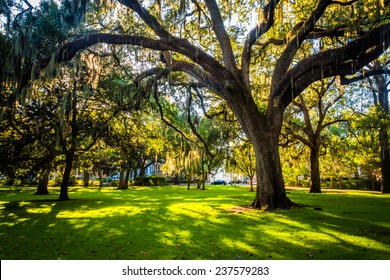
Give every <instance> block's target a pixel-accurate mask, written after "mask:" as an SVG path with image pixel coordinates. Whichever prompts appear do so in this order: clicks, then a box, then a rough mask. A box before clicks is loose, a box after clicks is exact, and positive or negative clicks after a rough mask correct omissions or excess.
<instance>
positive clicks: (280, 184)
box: [250, 135, 294, 210]
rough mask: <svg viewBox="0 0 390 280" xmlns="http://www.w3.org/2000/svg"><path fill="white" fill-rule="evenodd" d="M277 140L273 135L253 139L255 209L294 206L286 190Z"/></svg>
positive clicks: (252, 204) (253, 205)
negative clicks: (255, 172)
mask: <svg viewBox="0 0 390 280" xmlns="http://www.w3.org/2000/svg"><path fill="white" fill-rule="evenodd" d="M277 139H278V138H277V136H272V135H264V137H262V138H256V139H252V143H253V146H254V149H255V154H256V160H257V166H256V170H257V188H256V197H255V199H254V201H253V202H252V203H251V204H250V206H252V207H253V208H259V209H264V210H269V209H277V208H290V207H292V206H293V205H294V203H293V202H292V201H291V200H290V199H289V198H288V197H287V195H286V191H285V188H284V181H283V176H282V168H281V164H280V157H279V150H278V140H277Z"/></svg>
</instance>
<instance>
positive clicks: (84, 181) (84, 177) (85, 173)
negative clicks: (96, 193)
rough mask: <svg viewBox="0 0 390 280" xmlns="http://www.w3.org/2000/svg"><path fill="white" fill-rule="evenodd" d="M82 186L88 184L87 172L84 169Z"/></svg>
mask: <svg viewBox="0 0 390 280" xmlns="http://www.w3.org/2000/svg"><path fill="white" fill-rule="evenodd" d="M83 186H84V187H88V186H89V173H88V172H87V171H84V173H83Z"/></svg>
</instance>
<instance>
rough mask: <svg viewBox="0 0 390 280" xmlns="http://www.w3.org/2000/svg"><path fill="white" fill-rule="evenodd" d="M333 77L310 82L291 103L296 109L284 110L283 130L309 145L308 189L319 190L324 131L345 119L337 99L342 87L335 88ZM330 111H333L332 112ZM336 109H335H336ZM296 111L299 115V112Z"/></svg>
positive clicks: (313, 191) (340, 97)
mask: <svg viewBox="0 0 390 280" xmlns="http://www.w3.org/2000/svg"><path fill="white" fill-rule="evenodd" d="M334 83H335V79H332V80H330V81H325V80H323V81H321V82H320V83H317V84H313V85H312V86H311V87H310V89H309V91H308V92H307V93H306V94H301V95H300V96H299V97H298V98H297V100H295V101H294V102H293V105H294V106H295V107H296V108H298V111H296V112H295V113H291V112H290V114H286V115H285V116H286V117H288V118H289V119H287V120H286V121H285V122H284V128H285V129H286V133H287V134H290V135H291V136H292V137H294V138H296V139H298V140H299V141H300V142H301V143H302V144H304V145H305V146H306V147H308V148H309V149H310V192H311V193H320V192H321V180H320V155H321V149H322V147H323V146H324V145H326V143H324V141H325V139H326V138H325V139H324V136H323V131H324V130H325V129H326V128H328V127H329V126H331V125H334V124H336V123H338V122H343V121H346V119H345V118H344V116H343V115H342V114H340V112H341V111H342V110H341V109H340V108H338V107H337V105H338V104H337V103H338V102H340V100H342V99H343V98H345V90H341V89H340V87H339V88H338V89H337V88H336V87H335V85H334ZM332 111H333V112H332ZM337 112H338V113H337ZM298 113H300V114H301V115H300V116H298Z"/></svg>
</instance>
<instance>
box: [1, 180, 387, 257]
mask: <svg viewBox="0 0 390 280" xmlns="http://www.w3.org/2000/svg"><path fill="white" fill-rule="evenodd" d="M0 190H1V193H0V195H1V201H0V214H1V216H0V224H1V226H2V227H1V232H0V244H1V246H0V247H1V248H0V256H1V257H2V259H10V258H11V259H356V258H358V259H390V248H389V245H390V217H388V215H383V213H388V212H390V203H388V202H389V201H390V196H382V195H374V194H371V193H366V194H367V195H366V196H365V195H364V193H361V192H358V194H357V195H356V196H355V195H354V192H349V193H348V194H344V193H342V192H339V193H336V192H334V193H325V194H318V195H317V194H316V195H312V194H308V193H307V192H306V191H289V196H290V197H291V198H292V200H293V201H294V202H297V203H302V204H305V205H308V206H307V207H302V208H295V209H291V210H277V211H272V212H261V211H258V210H251V209H248V208H246V207H241V206H242V205H245V204H248V203H249V202H250V201H251V200H252V199H253V196H254V193H249V192H248V190H247V189H246V188H243V187H230V186H224V187H218V186H217V187H214V186H210V187H208V190H207V191H199V190H191V191H187V190H186V187H158V188H153V187H142V188H138V187H137V188H132V189H129V190H117V189H115V188H111V187H109V188H102V189H98V188H82V187H78V188H72V189H71V192H70V197H71V198H73V199H72V200H70V201H65V202H59V201H56V200H54V199H55V198H56V196H53V195H50V196H43V197H42V199H41V197H37V196H32V193H33V191H32V190H31V189H28V188H24V189H23V188H18V189H17V191H15V190H14V189H13V188H12V189H8V190H7V189H5V188H0ZM40 199H41V200H40ZM314 207H321V208H323V211H315V210H314ZM16 244H19V245H18V246H17V245H16ZM20 244H23V250H21V246H20Z"/></svg>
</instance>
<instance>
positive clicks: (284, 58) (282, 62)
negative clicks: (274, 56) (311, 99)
mask: <svg viewBox="0 0 390 280" xmlns="http://www.w3.org/2000/svg"><path fill="white" fill-rule="evenodd" d="M331 4H332V0H321V1H319V3H318V4H317V6H316V8H315V9H314V11H313V12H312V14H311V15H310V16H309V17H308V19H307V20H306V22H305V23H304V24H303V25H302V27H301V28H300V29H299V31H298V33H297V34H296V36H295V37H294V38H292V39H291V41H290V42H289V43H288V45H287V47H286V49H285V50H284V51H283V53H282V55H281V56H280V57H279V59H278V61H277V63H276V66H275V70H274V74H273V76H272V83H271V86H272V89H274V88H275V87H276V85H277V84H278V83H279V81H280V80H281V79H282V77H283V76H284V75H285V74H286V72H287V71H288V69H289V67H290V65H291V63H292V60H293V59H294V57H295V54H296V52H297V51H298V49H299V48H300V46H301V45H302V43H303V41H304V40H305V39H306V38H307V37H308V36H309V34H310V33H311V32H312V31H313V30H314V27H315V24H316V22H317V20H318V19H319V18H320V17H321V16H322V15H323V13H324V12H325V10H326V8H327V7H328V6H329V5H331ZM271 91H272V90H271Z"/></svg>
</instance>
